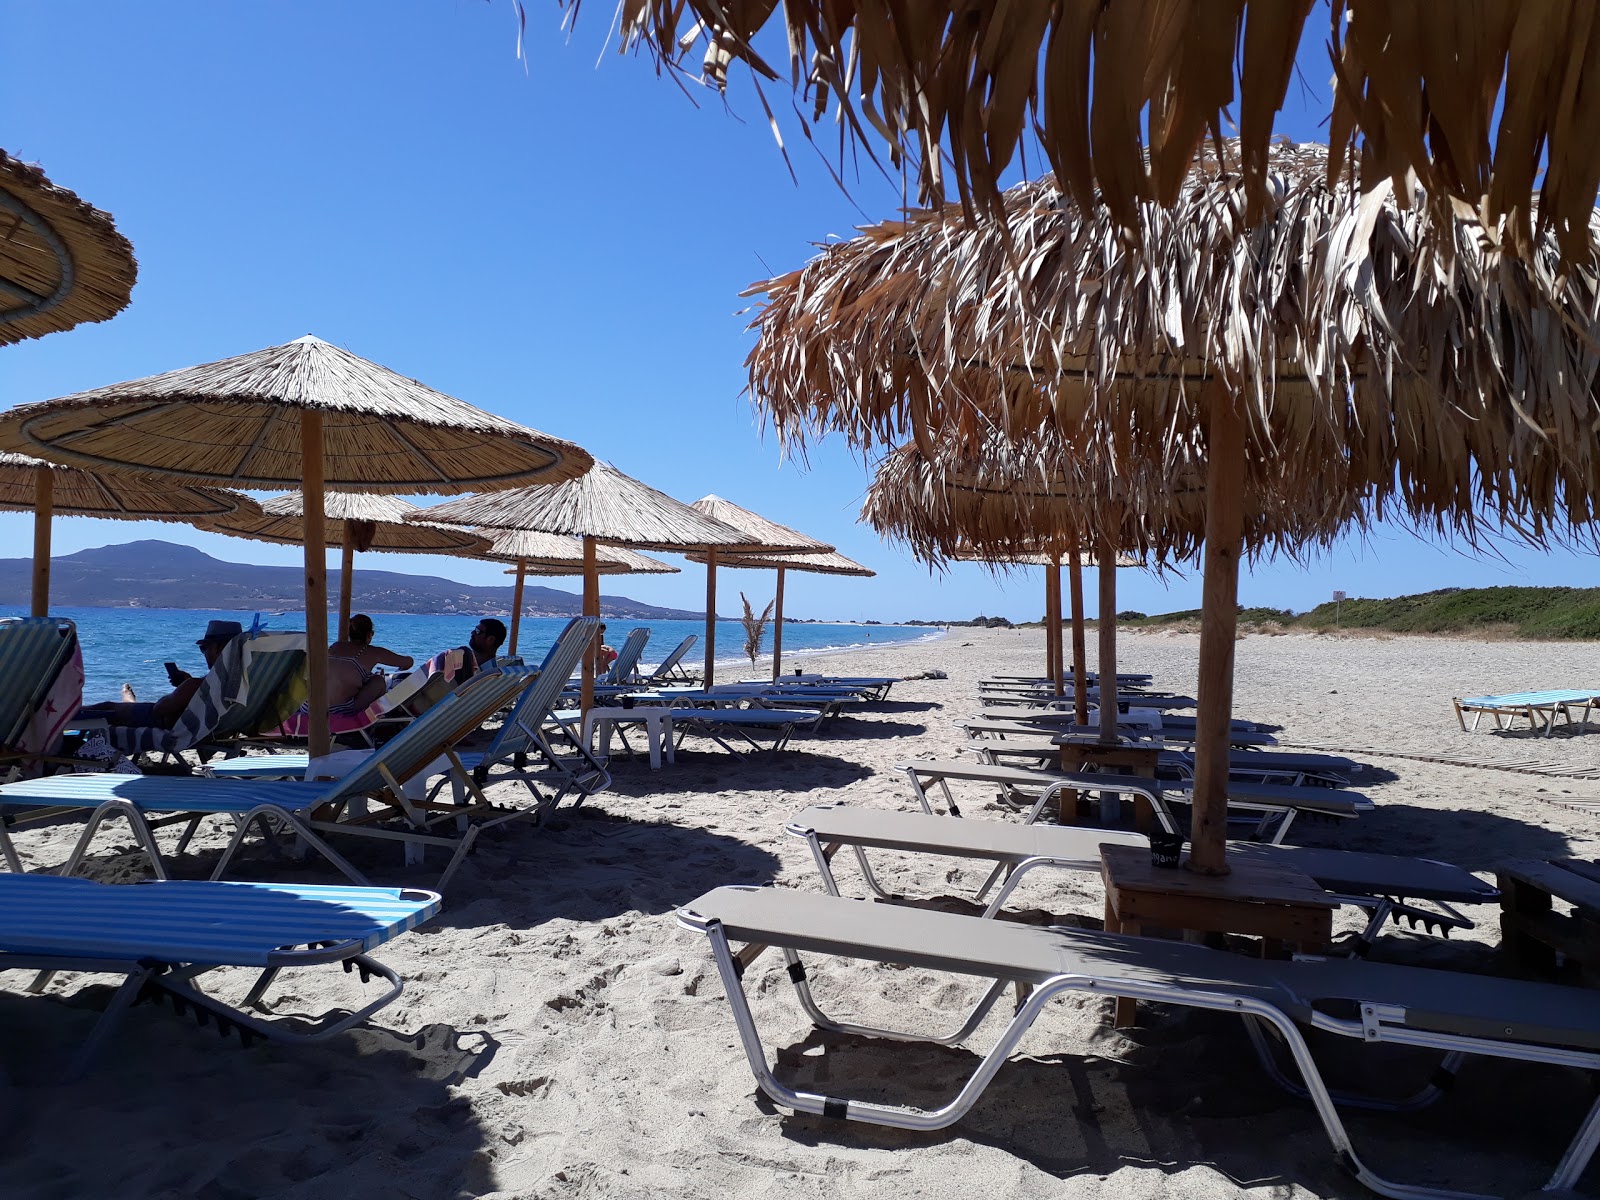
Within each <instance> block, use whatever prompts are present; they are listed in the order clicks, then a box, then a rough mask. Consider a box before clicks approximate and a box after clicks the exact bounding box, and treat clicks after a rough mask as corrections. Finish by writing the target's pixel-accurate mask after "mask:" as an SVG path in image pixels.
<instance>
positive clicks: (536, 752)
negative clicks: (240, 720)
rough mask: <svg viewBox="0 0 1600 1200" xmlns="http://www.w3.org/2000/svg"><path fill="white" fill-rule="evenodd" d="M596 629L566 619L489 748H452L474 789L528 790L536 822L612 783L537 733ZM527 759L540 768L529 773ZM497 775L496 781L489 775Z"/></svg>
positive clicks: (245, 769)
mask: <svg viewBox="0 0 1600 1200" xmlns="http://www.w3.org/2000/svg"><path fill="white" fill-rule="evenodd" d="M599 624H600V618H598V617H574V618H572V620H570V621H568V622H567V626H566V628H565V629H563V630H562V631H561V633H560V634H559V635H558V636H557V637H556V640H555V641H554V642H553V643H551V645H550V649H549V650H548V651H547V652H546V653H545V656H544V661H543V662H542V663H540V664H539V666H538V668H537V669H535V670H534V671H532V672H530V673H529V677H530V678H532V679H533V683H532V684H531V685H530V686H528V687H527V688H526V689H525V690H524V691H523V693H522V695H521V696H520V697H519V698H518V700H517V702H516V704H515V705H514V706H513V708H512V709H511V711H510V713H508V714H507V716H506V719H505V720H504V721H503V722H502V723H501V725H500V727H499V729H497V730H496V731H495V734H494V737H493V738H492V739H491V740H490V741H489V743H488V744H487V745H486V746H484V747H483V748H482V749H481V750H468V749H458V750H457V758H458V759H459V760H460V762H461V765H462V767H463V768H465V769H466V770H467V771H469V772H471V773H472V777H473V779H475V780H476V781H477V782H478V783H479V784H480V785H487V784H489V783H491V782H498V781H499V778H510V779H515V780H517V781H518V782H520V783H522V784H523V785H524V786H526V787H527V789H528V790H529V792H531V793H532V794H533V798H534V801H535V803H536V804H537V806H538V811H539V814H540V817H541V818H542V817H543V815H544V814H546V813H548V812H550V811H551V810H553V809H554V808H555V807H556V806H557V805H559V804H560V803H561V801H562V800H563V799H564V798H565V797H566V796H567V795H568V794H574V793H575V794H576V795H577V797H578V799H577V803H579V804H581V803H583V801H584V799H585V798H586V797H588V796H592V795H594V794H595V793H596V792H601V791H604V790H605V789H606V788H607V787H609V786H610V785H611V774H610V772H609V771H607V770H606V767H605V764H604V763H602V762H600V761H599V760H598V759H596V758H595V756H594V755H593V754H592V753H590V752H589V750H588V748H587V747H585V746H583V745H582V744H581V743H580V744H578V745H577V746H576V748H575V749H574V751H573V752H572V753H571V754H563V753H561V752H559V751H558V750H557V749H556V748H555V747H554V745H553V744H552V742H551V740H550V736H549V734H548V733H547V732H546V731H545V730H544V728H543V726H544V723H545V720H546V718H547V717H549V715H550V712H551V709H552V707H553V706H554V704H555V703H556V700H557V698H558V697H559V696H560V694H561V691H562V689H563V688H564V687H565V684H566V680H567V677H568V675H569V674H570V673H571V671H572V665H573V663H575V662H577V661H578V660H579V659H580V658H582V657H583V654H584V652H585V651H586V650H587V649H588V648H589V643H590V641H591V640H592V638H593V636H594V629H595V627H596V626H597V625H599ZM469 682H470V681H469ZM530 758H533V759H537V760H538V762H539V763H541V764H542V765H539V766H535V767H534V768H533V769H532V770H530V769H529V766H528V761H529V759H530ZM432 765H433V766H435V767H448V766H449V765H450V764H449V761H448V760H439V759H436V760H435V761H434V763H433V764H432ZM309 766H310V758H309V756H308V755H307V754H306V753H305V752H304V751H301V752H298V753H286V754H251V755H246V756H244V757H242V758H235V759H230V760H229V761H227V762H222V763H215V764H212V766H211V767H210V768H209V773H210V774H211V775H212V776H213V777H214V778H217V779H303V778H305V773H306V770H307V769H308V767H309ZM426 769H428V768H425V770H426ZM441 773H443V774H444V776H445V778H444V779H443V780H442V781H441V782H440V783H439V784H437V785H435V787H434V789H433V790H434V792H437V791H438V790H439V789H440V788H442V787H443V786H444V784H445V783H446V782H454V783H455V786H456V788H457V790H458V791H459V790H460V788H461V786H462V784H461V781H460V780H459V779H454V778H453V777H452V776H451V774H450V773H449V772H448V771H442V772H441ZM495 774H498V776H499V778H491V776H492V775H495ZM540 785H543V786H544V787H546V788H549V789H550V793H551V794H550V795H548V796H547V795H545V794H544V793H543V792H541V791H540Z"/></svg>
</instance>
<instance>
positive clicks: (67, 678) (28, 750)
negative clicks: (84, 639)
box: [16, 638, 83, 755]
mask: <svg viewBox="0 0 1600 1200" xmlns="http://www.w3.org/2000/svg"><path fill="white" fill-rule="evenodd" d="M81 707H83V649H82V647H80V646H79V645H78V643H77V639H76V638H74V639H73V645H72V657H71V658H69V659H68V660H67V661H66V663H65V664H63V666H62V668H61V671H60V673H59V674H58V675H57V676H56V678H55V682H54V683H52V684H51V685H50V690H49V691H48V692H46V693H45V696H44V700H43V701H42V702H41V703H40V705H39V707H38V708H36V709H34V711H33V716H32V718H31V719H30V720H29V721H28V723H27V724H26V725H25V726H23V729H22V736H21V737H19V738H18V739H17V745H16V749H18V750H20V751H22V752H23V753H24V754H39V755H47V754H54V753H55V752H56V750H57V749H58V748H59V747H60V745H61V735H62V733H64V732H65V731H66V728H67V726H68V724H70V723H71V721H72V718H73V715H74V714H75V713H76V712H77V711H78V709H79V708H81Z"/></svg>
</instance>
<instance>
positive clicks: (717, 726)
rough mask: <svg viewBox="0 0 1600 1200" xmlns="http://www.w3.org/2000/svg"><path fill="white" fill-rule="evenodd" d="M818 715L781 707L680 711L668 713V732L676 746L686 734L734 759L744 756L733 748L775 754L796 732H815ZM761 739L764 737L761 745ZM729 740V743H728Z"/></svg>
mask: <svg viewBox="0 0 1600 1200" xmlns="http://www.w3.org/2000/svg"><path fill="white" fill-rule="evenodd" d="M821 720H822V714H821V713H820V712H818V711H815V710H812V711H808V712H803V711H800V710H798V709H785V708H684V709H681V710H679V709H675V710H674V711H673V714H672V730H673V733H674V734H675V735H676V736H677V739H678V745H679V746H682V745H683V739H684V737H685V736H687V735H689V734H695V735H698V736H700V737H704V738H709V739H710V740H711V741H713V742H715V743H717V745H719V746H721V747H722V748H723V749H724V750H726V751H727V752H728V753H729V754H731V755H733V756H734V757H735V758H739V759H743V758H744V757H745V754H744V752H743V751H741V750H740V749H739V748H738V746H737V745H735V744H734V743H735V742H737V743H738V744H739V745H743V746H744V747H745V748H746V749H748V750H752V751H765V752H767V753H771V754H776V753H777V752H778V751H779V750H782V749H783V748H784V747H786V746H787V745H788V744H789V739H790V738H792V737H794V735H795V733H796V732H797V731H798V730H801V729H805V730H809V731H813V732H814V731H815V730H816V728H817V725H818V724H819V723H820V722H821ZM762 738H766V739H767V741H766V742H765V744H763V742H762V740H761V739H762ZM730 739H731V740H730Z"/></svg>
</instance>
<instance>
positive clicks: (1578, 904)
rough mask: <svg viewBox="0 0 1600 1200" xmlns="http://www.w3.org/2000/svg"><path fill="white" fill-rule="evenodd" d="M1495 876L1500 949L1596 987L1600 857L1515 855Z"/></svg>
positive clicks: (1599, 982)
mask: <svg viewBox="0 0 1600 1200" xmlns="http://www.w3.org/2000/svg"><path fill="white" fill-rule="evenodd" d="M1498 876H1499V885H1500V944H1501V946H1502V947H1503V948H1504V949H1505V951H1506V952H1507V953H1509V954H1512V955H1514V956H1515V957H1516V959H1517V961H1518V962H1519V963H1521V965H1523V966H1524V967H1526V968H1528V969H1529V970H1532V971H1537V972H1539V973H1540V974H1544V975H1549V976H1557V977H1563V978H1567V979H1571V980H1573V981H1575V982H1579V983H1585V984H1588V985H1589V986H1591V987H1600V863H1595V862H1586V861H1584V860H1582V859H1577V858H1557V859H1553V860H1551V861H1548V862H1546V861H1544V860H1542V859H1536V858H1523V859H1515V860H1513V861H1511V862H1508V863H1504V864H1503V865H1502V866H1501V867H1500V868H1499V871H1498ZM1558 901H1559V902H1561V905H1562V907H1560V908H1558V907H1557V902H1558Z"/></svg>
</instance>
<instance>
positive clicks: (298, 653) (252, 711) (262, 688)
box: [211, 632, 308, 738]
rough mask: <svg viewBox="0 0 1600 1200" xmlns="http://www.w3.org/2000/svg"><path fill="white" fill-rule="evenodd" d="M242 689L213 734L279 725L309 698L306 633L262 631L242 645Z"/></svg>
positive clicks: (250, 730)
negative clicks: (307, 695)
mask: <svg viewBox="0 0 1600 1200" xmlns="http://www.w3.org/2000/svg"><path fill="white" fill-rule="evenodd" d="M241 655H242V659H243V662H242V666H243V671H242V675H241V678H240V682H239V687H238V690H237V691H236V692H235V694H234V695H233V696H231V697H228V701H229V704H228V708H227V711H225V712H224V713H223V714H222V716H221V718H220V719H219V720H218V721H217V724H216V727H215V728H214V729H212V731H211V736H212V737H214V738H215V737H234V736H238V735H242V734H251V733H260V732H262V731H264V730H267V729H273V728H276V727H277V726H278V725H280V724H282V722H283V721H284V719H285V718H286V717H287V716H288V715H289V714H290V713H292V712H293V711H294V710H295V709H296V708H298V707H300V704H301V703H302V702H303V701H304V700H305V698H306V692H307V689H308V681H307V678H306V635H305V634H303V633H290V632H280V633H258V634H256V635H255V636H254V637H248V636H247V637H246V638H245V639H244V644H243V646H242V647H241Z"/></svg>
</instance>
